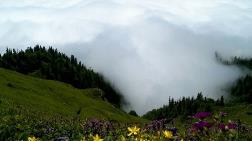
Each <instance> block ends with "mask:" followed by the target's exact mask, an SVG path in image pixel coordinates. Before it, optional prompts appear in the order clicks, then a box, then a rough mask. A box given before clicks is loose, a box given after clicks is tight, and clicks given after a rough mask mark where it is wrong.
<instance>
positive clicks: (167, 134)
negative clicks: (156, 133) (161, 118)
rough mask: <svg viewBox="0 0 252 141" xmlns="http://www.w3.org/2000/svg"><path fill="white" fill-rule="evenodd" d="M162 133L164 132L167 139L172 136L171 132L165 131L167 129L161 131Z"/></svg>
mask: <svg viewBox="0 0 252 141" xmlns="http://www.w3.org/2000/svg"><path fill="white" fill-rule="evenodd" d="M163 134H164V136H165V138H168V139H170V138H172V136H173V135H172V132H171V131H167V130H165V131H163Z"/></svg>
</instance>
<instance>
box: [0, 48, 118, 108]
mask: <svg viewBox="0 0 252 141" xmlns="http://www.w3.org/2000/svg"><path fill="white" fill-rule="evenodd" d="M0 67H2V68H6V69H10V70H15V71H17V72H20V73H23V74H29V75H33V76H36V77H40V78H44V79H50V80H57V81H62V82H65V83H69V84H71V85H72V86H74V87H76V88H80V89H85V88H100V89H101V90H103V91H104V96H103V97H104V98H105V99H107V100H108V101H109V102H110V103H112V104H113V105H114V106H116V107H120V106H121V103H122V102H123V97H122V96H121V95H120V93H119V92H118V91H117V90H115V88H114V87H113V86H112V84H110V83H109V82H108V81H107V80H106V79H105V78H104V77H103V76H102V75H101V74H99V73H97V72H94V71H93V70H92V69H90V68H87V67H86V66H85V65H84V64H83V63H82V62H80V61H78V60H77V59H76V58H75V57H74V56H73V55H71V57H68V56H67V55H65V54H63V53H60V52H59V51H58V50H57V49H53V48H52V47H49V48H48V49H47V48H46V47H42V46H39V45H36V46H35V47H34V48H32V47H28V48H27V49H26V50H24V51H23V50H20V51H18V50H15V49H6V52H5V53H4V54H2V55H0Z"/></svg>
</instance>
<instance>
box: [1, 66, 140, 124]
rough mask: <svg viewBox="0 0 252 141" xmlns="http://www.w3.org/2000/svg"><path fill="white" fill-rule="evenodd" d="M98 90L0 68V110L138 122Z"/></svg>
mask: <svg viewBox="0 0 252 141" xmlns="http://www.w3.org/2000/svg"><path fill="white" fill-rule="evenodd" d="M101 95H102V91H101V90H99V89H84V90H80V89H76V88H74V87H72V86H71V85H69V84H65V83H62V82H57V81H52V80H43V79H39V78H36V77H32V76H27V75H23V74H20V73H17V72H14V71H10V70H6V69H2V68H0V109H1V110H6V109H18V111H20V112H30V113H36V114H38V115H39V116H44V115H47V116H62V117H74V116H77V115H78V117H80V118H81V119H85V118H91V117H95V118H101V119H108V120H117V121H126V122H127V121H138V119H137V118H135V117H133V116H130V115H128V114H126V113H125V112H123V111H121V110H120V109H117V108H115V107H114V106H112V105H111V104H110V103H108V102H106V100H103V99H102V98H101Z"/></svg>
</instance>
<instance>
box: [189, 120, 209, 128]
mask: <svg viewBox="0 0 252 141" xmlns="http://www.w3.org/2000/svg"><path fill="white" fill-rule="evenodd" d="M211 126H212V125H211V124H210V123H208V122H206V121H199V122H196V123H194V124H193V128H194V129H196V130H198V129H203V128H204V127H206V128H210V127H211Z"/></svg>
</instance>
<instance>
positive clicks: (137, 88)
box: [0, 0, 252, 114]
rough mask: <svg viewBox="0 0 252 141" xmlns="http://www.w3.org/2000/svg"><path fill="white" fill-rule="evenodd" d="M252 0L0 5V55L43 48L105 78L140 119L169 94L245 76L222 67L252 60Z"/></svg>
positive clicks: (215, 88)
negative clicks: (235, 59) (237, 59)
mask: <svg viewBox="0 0 252 141" xmlns="http://www.w3.org/2000/svg"><path fill="white" fill-rule="evenodd" d="M251 27H252V1H251V0H242V1H241V0H190V1H188V0H8V1H7V0H6V1H3V0H2V1H0V51H4V50H5V48H6V47H10V48H18V49H25V48H26V47H27V46H34V45H35V44H41V45H45V46H49V45H50V46H53V47H55V48H58V50H60V51H62V52H64V53H66V54H68V55H70V54H73V55H75V56H76V57H77V58H78V59H80V60H81V61H83V62H84V63H85V64H86V65H87V66H88V67H92V68H93V69H94V70H95V71H98V72H100V73H102V74H103V75H104V76H105V77H106V78H107V79H108V80H109V81H110V82H111V83H113V85H114V86H115V87H116V88H117V89H119V90H120V91H121V93H122V94H123V95H124V96H125V98H126V100H127V101H128V102H129V103H130V105H131V107H127V108H128V109H131V108H133V109H135V110H136V111H137V112H138V113H140V114H142V113H144V112H146V111H148V110H150V109H152V108H157V107H159V106H162V105H163V104H166V103H167V101H168V98H169V96H170V97H174V98H180V97H181V96H195V95H196V94H197V92H201V91H202V92H203V94H204V95H206V96H209V97H215V98H216V97H219V96H220V95H224V94H225V88H226V87H227V86H228V85H230V84H231V83H233V82H234V81H235V79H237V78H238V77H239V76H240V75H241V71H240V70H239V69H237V68H235V67H227V66H222V65H220V64H218V63H217V62H216V61H215V59H214V52H215V51H217V52H219V53H221V54H222V55H223V56H224V57H227V58H229V57H231V56H245V57H248V56H252V47H251V45H252V28H251Z"/></svg>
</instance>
